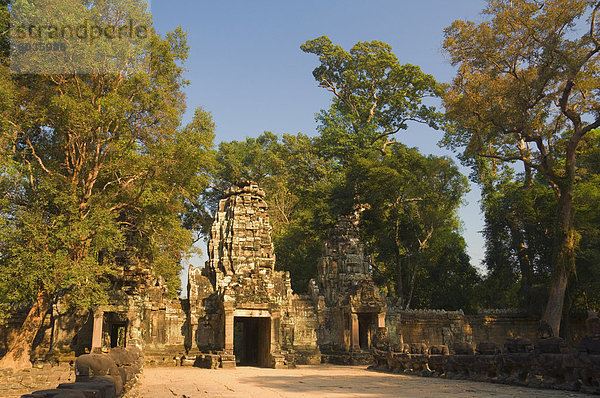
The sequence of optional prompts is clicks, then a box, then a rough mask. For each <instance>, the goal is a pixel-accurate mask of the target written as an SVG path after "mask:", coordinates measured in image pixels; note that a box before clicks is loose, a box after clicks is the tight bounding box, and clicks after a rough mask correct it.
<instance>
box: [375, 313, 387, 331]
mask: <svg viewBox="0 0 600 398" xmlns="http://www.w3.org/2000/svg"><path fill="white" fill-rule="evenodd" d="M377 327H379V328H384V327H385V312H380V313H379V314H377Z"/></svg>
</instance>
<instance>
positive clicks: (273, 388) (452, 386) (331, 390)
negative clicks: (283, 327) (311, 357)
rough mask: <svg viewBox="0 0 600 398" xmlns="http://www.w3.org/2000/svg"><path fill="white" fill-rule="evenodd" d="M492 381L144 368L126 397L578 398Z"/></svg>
mask: <svg viewBox="0 0 600 398" xmlns="http://www.w3.org/2000/svg"><path fill="white" fill-rule="evenodd" d="M582 396H584V395H583V394H576V393H572V392H565V391H552V390H535V389H530V388H520V387H512V386H505V385H499V384H491V383H477V382H471V381H462V380H446V379H438V378H424V377H413V376H405V375H396V374H389V373H379V372H373V371H369V370H365V367H364V366H334V365H315V366H299V367H298V368H297V369H289V370H288V369H283V370H276V369H262V368H252V367H238V368H237V369H235V370H223V369H218V370H208V369H198V368H192V367H182V368H146V369H144V373H143V375H142V378H141V380H140V383H138V385H137V387H136V388H135V389H134V390H133V391H131V392H130V393H129V394H128V395H127V397H128V398H141V397H144V398H146V397H147V398H173V397H179V398H184V397H189V398H196V397H256V398H269V397H321V398H329V397H331V398H334V397H335V398H342V397H582Z"/></svg>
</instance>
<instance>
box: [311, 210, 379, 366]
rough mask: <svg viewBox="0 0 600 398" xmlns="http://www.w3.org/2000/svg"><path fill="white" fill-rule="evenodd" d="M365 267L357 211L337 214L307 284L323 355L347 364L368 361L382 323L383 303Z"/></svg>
mask: <svg viewBox="0 0 600 398" xmlns="http://www.w3.org/2000/svg"><path fill="white" fill-rule="evenodd" d="M369 267H370V257H369V256H368V255H367V253H366V252H365V249H364V245H363V244H362V243H361V241H360V233H359V229H358V215H352V216H343V217H340V218H339V219H338V222H337V223H336V225H335V227H334V228H333V229H332V231H331V232H330V234H329V238H328V240H327V241H326V242H325V243H324V245H323V253H322V256H321V258H320V259H319V263H318V278H317V279H316V280H311V282H310V285H309V290H310V292H311V297H312V298H313V302H314V305H315V307H316V308H317V314H318V318H319V323H320V325H321V327H320V328H319V334H318V342H319V346H320V347H321V352H323V353H326V354H327V355H326V357H325V360H328V361H333V362H338V363H353V364H355V363H364V362H370V360H371V359H370V356H369V355H367V354H368V350H369V348H370V343H371V341H372V337H373V336H374V335H375V333H376V332H377V330H378V327H384V326H385V313H386V302H385V298H384V297H383V295H382V294H381V292H380V290H379V288H378V287H377V286H376V285H375V282H374V281H373V278H372V277H371V274H370V270H369Z"/></svg>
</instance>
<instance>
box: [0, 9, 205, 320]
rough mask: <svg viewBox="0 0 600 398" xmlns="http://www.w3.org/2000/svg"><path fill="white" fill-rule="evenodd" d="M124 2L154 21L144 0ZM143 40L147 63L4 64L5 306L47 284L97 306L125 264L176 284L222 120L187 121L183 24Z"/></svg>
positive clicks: (1, 288) (1, 253) (0, 178)
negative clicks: (69, 67)
mask: <svg viewBox="0 0 600 398" xmlns="http://www.w3.org/2000/svg"><path fill="white" fill-rule="evenodd" d="M96 3H97V4H96ZM104 6H105V4H104V2H95V3H94V4H92V5H90V7H91V10H92V11H93V10H95V8H94V7H99V8H98V9H97V10H96V11H98V12H100V11H101V7H104ZM118 9H119V10H122V11H123V10H124V11H131V12H133V13H135V15H136V16H140V15H144V16H145V17H144V18H147V19H146V20H147V21H148V23H149V21H150V17H149V14H148V13H147V11H146V10H145V3H143V2H139V1H134V0H130V1H123V2H121V3H119V7H118ZM106 17H107V18H109V17H110V15H107V16H106ZM134 50H135V49H134ZM137 50H140V49H137ZM141 50H143V51H144V55H145V58H146V59H149V60H150V61H149V62H150V68H149V70H141V69H140V70H138V69H135V68H132V69H130V70H123V71H121V73H118V74H116V73H112V74H102V73H97V74H93V73H90V74H54V75H15V74H13V75H11V74H10V73H9V70H8V68H7V67H6V66H7V64H6V63H3V64H2V65H1V66H0V68H1V69H0V94H1V95H0V102H1V103H2V105H6V106H2V107H0V128H1V130H0V145H1V147H0V151H1V152H0V156H1V158H0V159H1V161H0V185H2V193H3V194H2V197H1V199H0V216H1V222H2V224H3V225H2V226H3V228H2V231H1V232H0V235H1V236H0V241H1V243H0V244H1V245H2V246H1V248H0V303H1V305H3V306H4V307H3V308H5V309H6V308H7V307H8V306H9V305H10V304H11V303H23V304H27V303H28V302H30V301H31V300H32V299H33V297H35V295H36V294H37V292H39V291H45V292H47V293H48V294H50V295H52V297H53V298H54V299H56V298H59V297H62V298H64V299H65V300H67V301H68V302H69V303H72V304H74V305H77V306H78V307H80V308H86V307H89V306H91V305H94V304H97V303H100V302H102V301H104V300H106V298H107V293H108V292H109V288H108V287H109V283H110V282H111V276H112V275H115V273H116V272H117V270H118V269H119V267H120V266H125V265H126V264H139V265H141V266H143V267H149V268H151V269H153V270H154V271H155V272H156V273H157V274H158V275H161V276H163V277H164V278H165V279H166V281H167V284H168V286H169V287H170V292H171V294H173V295H175V294H176V292H177V289H178V288H179V283H180V282H179V278H178V275H179V270H180V265H179V264H180V261H181V259H182V258H183V257H185V256H186V255H187V253H189V252H190V250H191V243H192V236H191V231H189V230H188V229H185V228H183V226H182V216H183V215H184V213H185V212H186V210H187V208H189V207H191V206H192V204H193V203H195V200H196V198H197V197H198V195H199V193H200V192H201V191H202V190H204V188H205V187H206V186H207V184H208V173H209V172H210V170H211V168H212V167H213V165H214V164H213V162H214V160H213V154H212V152H211V147H212V141H213V138H214V134H213V128H214V126H213V124H212V121H211V119H210V115H209V114H208V113H206V112H204V111H202V110H201V109H199V110H197V111H196V114H195V117H194V120H193V122H192V123H191V124H190V125H188V126H186V127H183V128H180V120H181V116H182V113H183V111H184V109H185V104H184V94H183V91H182V88H183V86H184V85H185V84H186V82H185V80H184V79H183V77H182V73H183V68H182V62H184V61H185V58H186V57H187V51H188V47H187V44H186V39H185V34H184V33H183V32H182V31H181V29H176V30H175V31H174V32H172V33H169V34H167V35H166V37H165V38H161V37H160V36H158V35H156V34H152V36H151V39H150V48H148V49H146V48H142V49H141ZM123 253H127V256H126V257H127V258H126V259H124V258H123ZM123 260H126V261H125V262H123Z"/></svg>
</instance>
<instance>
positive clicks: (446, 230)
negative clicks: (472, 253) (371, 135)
mask: <svg viewBox="0 0 600 398" xmlns="http://www.w3.org/2000/svg"><path fill="white" fill-rule="evenodd" d="M374 155H375V153H374V152H371V156H364V157H358V158H355V159H354V161H353V162H352V163H351V166H350V167H349V169H348V173H347V181H346V184H347V185H348V186H349V187H352V189H354V192H355V198H354V199H355V202H356V203H360V204H361V205H360V207H361V208H362V209H364V210H363V211H362V213H361V230H362V233H363V236H364V239H365V241H366V242H367V243H368V248H369V251H370V253H372V255H373V262H374V267H375V269H376V276H378V277H379V278H376V279H378V280H379V281H380V282H382V283H384V284H385V285H387V290H388V293H389V294H392V293H393V294H394V295H395V296H397V297H398V298H399V299H400V300H401V302H402V304H403V305H405V306H406V307H409V306H410V305H411V301H412V299H413V295H414V291H415V286H417V280H419V282H418V283H419V284H421V283H424V284H428V286H426V287H425V286H424V287H423V288H424V289H429V288H431V283H435V281H433V280H431V279H429V278H428V277H425V279H424V275H425V274H427V273H428V272H430V271H427V270H426V268H427V269H433V268H436V267H438V266H440V267H444V266H445V267H446V268H447V267H448V264H446V265H444V264H443V263H444V261H446V260H447V259H445V258H442V257H440V256H436V255H435V250H441V248H442V247H443V246H444V243H443V242H444V239H445V238H444V237H446V238H448V239H454V238H457V237H456V236H455V235H456V231H457V229H458V227H459V221H458V217H457V214H456V211H457V209H458V206H459V205H460V203H461V202H462V197H463V195H464V193H465V192H466V189H467V181H466V178H465V177H464V176H463V175H461V174H460V173H459V171H458V169H457V168H456V166H455V165H454V164H453V163H452V161H451V160H449V159H447V158H440V157H435V156H423V155H421V154H420V153H419V152H418V151H417V150H416V149H414V148H413V149H411V148H406V147H405V146H403V145H401V144H396V145H394V146H393V147H391V149H390V151H389V152H388V153H387V154H386V155H385V156H383V157H380V156H374ZM432 242H436V243H435V244H436V246H437V249H435V250H431V249H432ZM454 249H455V250H457V251H455V252H454V256H455V257H457V258H458V257H460V258H461V261H462V263H460V262H459V263H457V264H456V266H457V267H461V266H462V267H464V266H465V258H466V254H464V249H465V246H464V244H463V245H462V246H460V245H459V246H455V247H454ZM466 264H468V258H467V259H466ZM467 268H470V265H469V266H468V267H467ZM455 271H457V272H458V270H455ZM440 272H441V271H440ZM433 273H435V272H433ZM377 274H378V275H377ZM471 275H472V276H473V277H475V276H476V272H475V271H474V269H472V272H471ZM472 281H475V279H473V280H472ZM465 283H468V282H465ZM419 300H420V302H423V298H422V297H421V298H420V299H419ZM419 300H418V301H419ZM462 304H465V305H466V304H467V302H466V301H463V302H462Z"/></svg>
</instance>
